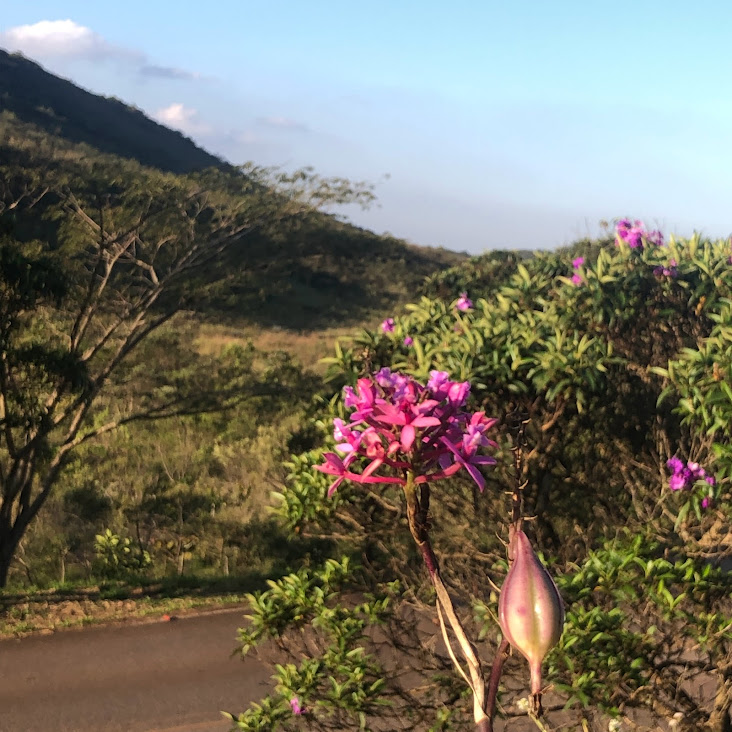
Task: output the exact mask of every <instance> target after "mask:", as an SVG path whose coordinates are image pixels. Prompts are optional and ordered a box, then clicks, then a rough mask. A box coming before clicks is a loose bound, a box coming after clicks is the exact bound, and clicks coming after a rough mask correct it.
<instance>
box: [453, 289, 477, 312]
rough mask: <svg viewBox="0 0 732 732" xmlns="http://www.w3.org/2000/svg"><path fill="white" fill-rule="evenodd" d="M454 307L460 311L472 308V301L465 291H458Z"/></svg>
mask: <svg viewBox="0 0 732 732" xmlns="http://www.w3.org/2000/svg"><path fill="white" fill-rule="evenodd" d="M455 307H456V308H457V309H458V310H460V311H462V312H465V311H467V310H472V309H473V301H472V300H471V299H470V298H469V297H468V293H467V292H461V293H460V297H459V298H458V299H457V302H456V303H455Z"/></svg>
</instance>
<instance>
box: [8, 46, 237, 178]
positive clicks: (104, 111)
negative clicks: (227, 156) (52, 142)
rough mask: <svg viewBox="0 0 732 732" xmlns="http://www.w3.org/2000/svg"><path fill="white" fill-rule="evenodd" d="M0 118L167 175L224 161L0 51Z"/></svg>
mask: <svg viewBox="0 0 732 732" xmlns="http://www.w3.org/2000/svg"><path fill="white" fill-rule="evenodd" d="M0 112H12V113H13V115H15V117H16V118H17V119H18V120H19V121H20V122H24V123H28V124H32V125H34V126H35V127H36V128H38V129H39V130H43V131H44V132H46V133H47V134H49V135H51V136H53V137H58V138H60V139H63V140H67V141H68V142H71V143H85V144H87V145H89V146H91V147H93V148H94V149H95V150H98V151H99V152H101V153H111V154H113V155H118V156H120V157H123V158H128V159H130V160H137V161H138V162H139V163H141V164H142V165H147V166H150V167H153V168H158V169H159V170H164V171H168V172H171V173H188V172H190V171H193V170H201V169H202V168H208V167H211V166H222V165H224V164H225V163H224V161H223V160H221V159H220V158H217V157H215V156H214V155H211V154H210V153H207V152H206V151H205V150H202V149H201V148H200V147H197V146H196V144H195V143H194V142H193V141H192V140H189V139H188V138H187V137H185V136H184V135H182V134H181V133H180V132H176V131H174V130H171V129H169V128H167V127H164V126H163V125H161V124H158V123H157V122H155V121H154V120H152V119H150V118H149V117H147V116H146V115H145V114H144V113H143V112H142V111H141V110H139V109H137V108H136V107H133V106H130V105H129V104H125V103H124V102H122V101H121V100H119V99H115V98H113V97H103V96H99V95H97V94H92V93H91V92H88V91H86V90H84V89H81V88H80V87H78V86H76V85H75V84H73V83H72V82H70V81H67V80H66V79H62V78H60V77H58V76H55V75H54V74H51V73H49V72H48V71H46V70H45V69H44V68H43V67H42V66H40V65H39V64H37V63H35V62H34V61H31V60H30V59H28V58H25V56H22V55H20V54H10V53H7V52H6V51H3V50H2V49H0Z"/></svg>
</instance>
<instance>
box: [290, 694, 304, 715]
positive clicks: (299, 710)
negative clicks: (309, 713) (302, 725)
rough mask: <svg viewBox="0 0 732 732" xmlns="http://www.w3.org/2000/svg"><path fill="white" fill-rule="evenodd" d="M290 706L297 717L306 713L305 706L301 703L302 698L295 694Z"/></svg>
mask: <svg viewBox="0 0 732 732" xmlns="http://www.w3.org/2000/svg"><path fill="white" fill-rule="evenodd" d="M290 708H291V709H292V713H293V714H294V715H295V716H296V717H299V716H300V715H302V714H305V707H304V706H302V704H300V700H299V699H298V698H297V697H296V696H293V697H292V699H290Z"/></svg>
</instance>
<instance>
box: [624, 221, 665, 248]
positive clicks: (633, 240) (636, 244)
mask: <svg viewBox="0 0 732 732" xmlns="http://www.w3.org/2000/svg"><path fill="white" fill-rule="evenodd" d="M615 234H616V243H620V242H624V243H625V244H627V245H628V246H629V247H630V248H631V249H643V244H644V242H645V243H647V244H654V245H655V246H663V243H664V242H663V234H662V233H661V232H660V231H658V230H657V229H656V230H653V231H646V227H645V225H644V224H643V222H642V221H639V220H638V219H636V220H635V221H631V220H630V219H620V221H618V223H617V224H616V225H615Z"/></svg>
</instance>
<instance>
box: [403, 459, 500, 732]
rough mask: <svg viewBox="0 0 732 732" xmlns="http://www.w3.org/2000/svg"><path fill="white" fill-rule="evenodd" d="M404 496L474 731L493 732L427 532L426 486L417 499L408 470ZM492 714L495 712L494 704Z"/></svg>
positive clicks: (476, 667)
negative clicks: (468, 694)
mask: <svg viewBox="0 0 732 732" xmlns="http://www.w3.org/2000/svg"><path fill="white" fill-rule="evenodd" d="M404 496H405V498H406V502H407V521H408V523H409V531H410V532H411V534H412V538H413V539H414V541H415V543H416V544H417V547H418V548H419V550H420V552H421V554H422V558H423V559H424V562H425V565H426V566H427V570H428V571H429V575H430V581H431V582H432V586H433V587H434V588H435V592H436V593H437V615H438V618H439V620H440V627H441V629H442V635H443V638H444V640H445V645H446V646H447V650H448V653H449V654H450V658H451V659H452V661H453V663H454V664H455V667H456V668H457V670H458V672H459V673H460V675H461V676H462V677H463V678H464V679H465V681H466V682H467V683H468V686H469V687H470V689H471V691H472V692H473V716H474V719H475V724H476V730H478V731H479V732H492V729H493V723H492V715H491V716H490V717H489V715H488V714H486V706H485V698H486V693H485V681H484V679H483V669H482V667H481V665H480V661H479V659H478V656H477V654H476V652H475V648H474V647H473V644H472V643H471V642H470V641H469V640H468V637H467V635H466V633H465V629H464V628H463V626H462V623H461V622H460V619H459V618H458V616H457V614H456V613H455V607H454V605H453V603H452V599H451V598H450V593H449V592H448V591H447V588H446V587H445V585H444V583H443V581H442V577H441V576H440V566H439V563H438V561H437V557H436V556H435V553H434V551H433V550H432V545H431V543H430V540H429V533H428V530H427V513H428V510H429V486H428V485H427V484H424V483H423V484H422V485H421V486H420V495H419V497H418V496H417V489H416V486H415V483H414V474H413V473H412V472H411V471H410V472H408V473H407V482H406V484H405V485H404ZM445 618H446V619H447V623H448V624H449V625H450V628H451V629H452V632H453V634H454V635H455V638H456V639H457V642H458V644H459V646H460V650H461V652H462V655H463V658H464V659H465V662H466V664H467V666H468V674H466V673H465V671H464V670H463V668H462V666H461V665H460V663H459V661H458V660H457V657H456V655H455V652H454V649H453V647H452V644H451V642H450V637H449V634H448V633H447V627H446V625H445ZM468 675H469V677H468ZM493 713H495V704H494V708H493Z"/></svg>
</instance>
